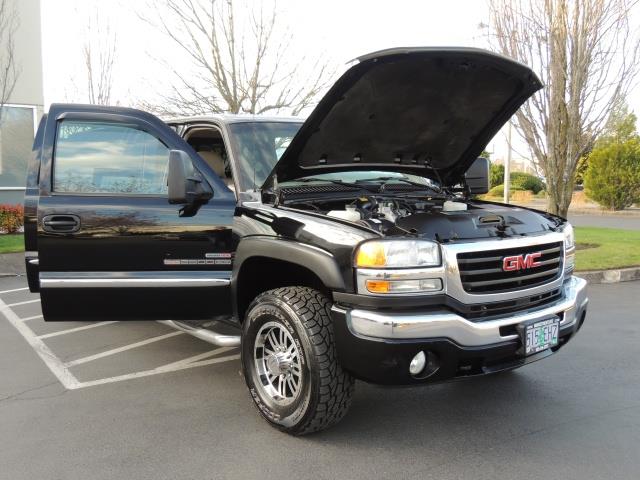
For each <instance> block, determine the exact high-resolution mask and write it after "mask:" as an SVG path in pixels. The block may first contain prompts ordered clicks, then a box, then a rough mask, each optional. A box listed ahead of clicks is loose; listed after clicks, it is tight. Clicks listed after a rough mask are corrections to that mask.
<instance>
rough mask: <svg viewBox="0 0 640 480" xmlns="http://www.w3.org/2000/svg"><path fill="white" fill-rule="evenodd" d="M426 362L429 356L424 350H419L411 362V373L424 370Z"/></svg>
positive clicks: (415, 373)
mask: <svg viewBox="0 0 640 480" xmlns="http://www.w3.org/2000/svg"><path fill="white" fill-rule="evenodd" d="M426 363H427V357H426V355H425V354H424V352H422V351H420V352H418V353H417V354H416V356H415V357H413V359H412V360H411V363H410V364H409V373H411V375H418V374H419V373H420V372H422V370H424V366H425V365H426Z"/></svg>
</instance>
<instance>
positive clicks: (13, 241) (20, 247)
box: [0, 234, 24, 253]
mask: <svg viewBox="0 0 640 480" xmlns="http://www.w3.org/2000/svg"><path fill="white" fill-rule="evenodd" d="M14 252H24V235H22V234H14V235H0V253H14Z"/></svg>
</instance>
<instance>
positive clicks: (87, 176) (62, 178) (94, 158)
mask: <svg viewBox="0 0 640 480" xmlns="http://www.w3.org/2000/svg"><path fill="white" fill-rule="evenodd" d="M168 161H169V149H168V148H167V146H166V145H164V144H163V143H162V142H160V140H158V139H157V138H156V137H154V136H153V135H151V134H149V133H147V132H145V131H142V130H139V129H137V128H135V127H133V126H128V125H122V124H109V123H97V122H76V121H65V122H62V123H61V124H60V125H59V127H58V135H57V140H56V151H55V156H54V170H53V188H54V191H56V192H71V193H132V194H149V195H165V194H166V193H167V173H168Z"/></svg>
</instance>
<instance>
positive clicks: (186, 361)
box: [162, 347, 235, 368]
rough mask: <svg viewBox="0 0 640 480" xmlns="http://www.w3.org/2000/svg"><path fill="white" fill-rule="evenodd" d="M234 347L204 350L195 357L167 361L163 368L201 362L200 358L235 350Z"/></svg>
mask: <svg viewBox="0 0 640 480" xmlns="http://www.w3.org/2000/svg"><path fill="white" fill-rule="evenodd" d="M234 348H235V347H220V348H216V349H215V350H209V351H208V352H204V353H201V354H199V355H194V356H193V357H189V358H185V359H184V360H178V361H177V362H173V363H167V364H166V365H163V366H162V368H172V367H181V366H182V365H187V364H189V363H195V362H199V361H200V360H203V359H205V358H209V357H213V356H214V355H220V354H221V353H224V352H228V351H229V350H233V349H234Z"/></svg>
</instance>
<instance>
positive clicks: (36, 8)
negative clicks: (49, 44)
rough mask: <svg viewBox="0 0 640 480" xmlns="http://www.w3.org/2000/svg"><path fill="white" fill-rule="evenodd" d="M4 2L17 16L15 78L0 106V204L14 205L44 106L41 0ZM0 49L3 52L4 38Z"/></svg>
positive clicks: (21, 191) (18, 200) (19, 200)
mask: <svg viewBox="0 0 640 480" xmlns="http://www.w3.org/2000/svg"><path fill="white" fill-rule="evenodd" d="M5 1H6V2H7V6H8V7H10V8H9V11H11V10H13V12H15V15H16V17H17V23H16V26H17V27H16V30H15V34H14V36H13V43H14V57H15V63H16V67H17V72H18V77H17V82H16V84H15V87H14V90H13V92H12V94H11V95H10V97H9V98H8V99H7V101H6V103H5V104H4V105H3V106H2V107H1V108H2V117H1V118H2V120H1V122H0V204H7V203H11V204H16V203H22V198H23V195H24V187H25V173H26V167H27V160H28V159H29V157H30V156H31V147H32V145H33V137H34V135H35V131H36V129H37V126H38V121H39V119H40V117H41V116H42V112H43V106H44V94H43V88H42V48H41V45H42V42H41V33H40V0H5ZM3 40H6V39H3ZM0 48H1V49H2V50H0V51H1V52H2V53H3V54H5V52H6V41H5V45H0Z"/></svg>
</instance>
